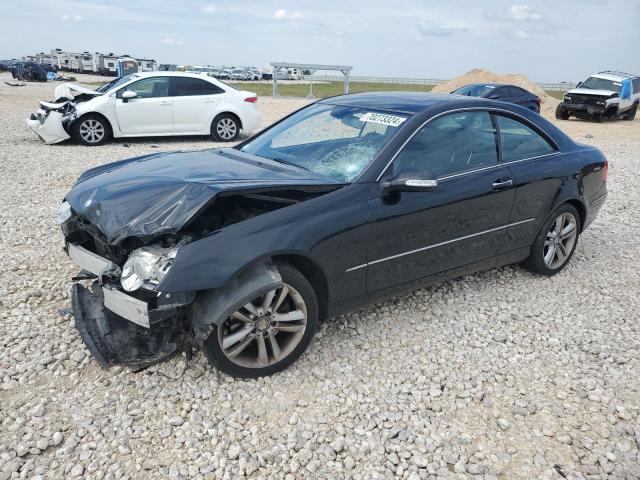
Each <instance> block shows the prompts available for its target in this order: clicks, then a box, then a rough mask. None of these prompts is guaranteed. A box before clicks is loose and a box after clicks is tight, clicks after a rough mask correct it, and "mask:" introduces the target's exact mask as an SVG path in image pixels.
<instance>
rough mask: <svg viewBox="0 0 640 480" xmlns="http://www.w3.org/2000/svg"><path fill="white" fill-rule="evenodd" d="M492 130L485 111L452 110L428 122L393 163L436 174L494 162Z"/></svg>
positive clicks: (395, 170)
mask: <svg viewBox="0 0 640 480" xmlns="http://www.w3.org/2000/svg"><path fill="white" fill-rule="evenodd" d="M497 163H498V152H497V146H496V131H495V129H494V127H493V123H492V122H491V116H490V115H489V113H488V112H477V111H474V112H460V113H452V114H449V115H446V116H443V117H440V118H437V119H435V120H433V121H431V122H429V123H428V124H427V125H426V126H425V127H424V128H423V129H422V130H420V131H419V132H418V133H417V134H416V135H415V136H414V137H413V138H412V139H411V140H410V141H409V143H407V145H406V146H405V147H404V148H403V150H402V151H401V152H400V154H399V155H398V156H397V157H396V159H395V160H394V162H393V174H394V175H397V174H398V173H400V172H401V171H402V170H413V171H430V172H431V173H433V174H434V175H435V176H436V177H443V176H446V175H450V174H453V173H456V172H462V171H465V170H471V169H476V168H480V167H487V166H491V165H496V164H497Z"/></svg>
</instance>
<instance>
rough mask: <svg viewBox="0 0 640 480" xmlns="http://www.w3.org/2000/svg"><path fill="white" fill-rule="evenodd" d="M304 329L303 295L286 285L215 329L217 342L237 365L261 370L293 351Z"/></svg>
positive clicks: (257, 300)
mask: <svg viewBox="0 0 640 480" xmlns="http://www.w3.org/2000/svg"><path fill="white" fill-rule="evenodd" d="M306 328H307V306H306V304H305V303H304V300H303V299H302V295H300V293H299V292H298V291H297V290H296V289H295V288H293V287H292V286H291V285H288V284H286V283H285V284H284V285H283V286H282V287H279V288H276V289H274V290H271V291H269V292H267V293H265V294H264V295H261V296H260V297H258V298H256V299H254V300H253V301H251V302H249V303H247V304H246V305H244V306H243V307H241V308H240V309H238V310H236V311H235V312H234V313H233V314H231V316H230V317H229V318H228V319H227V320H225V321H224V322H223V323H222V324H221V325H220V326H219V327H218V342H219V345H220V346H221V348H222V351H223V353H224V354H225V356H226V357H227V358H228V359H229V360H231V361H232V362H233V363H235V364H236V365H240V366H242V367H246V368H264V367H268V366H269V365H273V364H274V363H277V362H279V361H280V360H282V359H284V358H286V357H287V356H288V355H289V354H290V353H291V352H293V350H294V349H295V348H296V346H298V344H299V343H300V341H301V340H302V337H303V336H304V332H305V330H306Z"/></svg>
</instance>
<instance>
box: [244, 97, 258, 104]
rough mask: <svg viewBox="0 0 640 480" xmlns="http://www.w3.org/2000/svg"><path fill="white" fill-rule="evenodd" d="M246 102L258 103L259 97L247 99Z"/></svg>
mask: <svg viewBox="0 0 640 480" xmlns="http://www.w3.org/2000/svg"><path fill="white" fill-rule="evenodd" d="M244 101H245V102H249V103H256V102H257V101H258V97H247V98H245V99H244Z"/></svg>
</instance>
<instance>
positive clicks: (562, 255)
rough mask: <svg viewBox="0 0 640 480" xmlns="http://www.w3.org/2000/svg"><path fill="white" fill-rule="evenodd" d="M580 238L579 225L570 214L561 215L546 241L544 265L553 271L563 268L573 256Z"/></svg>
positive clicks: (543, 253) (553, 224) (552, 226)
mask: <svg viewBox="0 0 640 480" xmlns="http://www.w3.org/2000/svg"><path fill="white" fill-rule="evenodd" d="M577 238H578V223H577V221H576V217H574V216H573V214H572V213H570V212H564V213H561V214H560V215H559V216H558V217H557V218H556V219H555V220H554V221H553V223H552V224H551V226H550V227H549V230H548V231H547V236H546V238H545V241H544V248H543V250H542V255H543V258H544V264H545V265H546V266H547V267H548V268H551V269H556V268H559V267H561V266H562V265H563V264H564V263H565V262H566V261H567V259H568V258H569V256H570V255H571V252H572V251H573V247H574V246H575V243H576V239H577Z"/></svg>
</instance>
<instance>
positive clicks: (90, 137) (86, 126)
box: [80, 119, 105, 143]
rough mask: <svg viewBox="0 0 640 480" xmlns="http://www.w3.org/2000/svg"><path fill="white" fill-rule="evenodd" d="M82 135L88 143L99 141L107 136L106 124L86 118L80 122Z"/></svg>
mask: <svg viewBox="0 0 640 480" xmlns="http://www.w3.org/2000/svg"><path fill="white" fill-rule="evenodd" d="M80 136H81V137H82V139H83V140H84V141H85V142H87V143H99V142H100V141H101V140H102V139H103V138H104V136H105V131H104V126H103V125H102V124H101V123H100V122H98V121H97V120H93V119H88V120H85V121H84V122H82V123H81V124H80Z"/></svg>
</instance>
